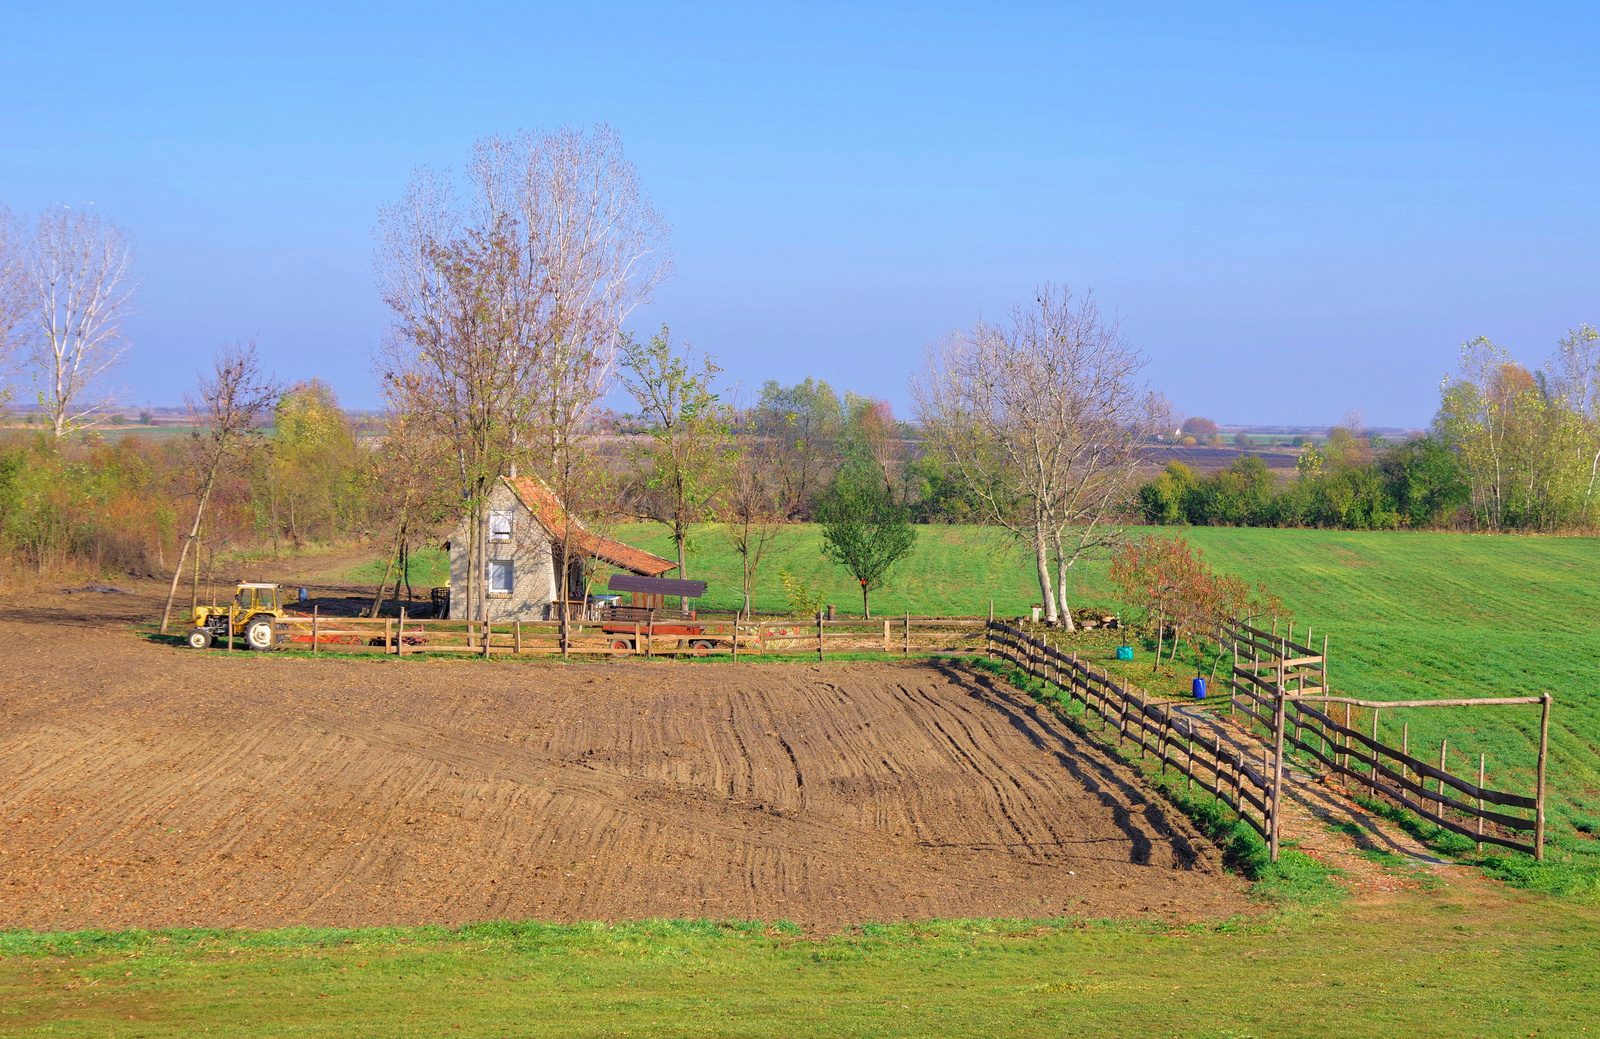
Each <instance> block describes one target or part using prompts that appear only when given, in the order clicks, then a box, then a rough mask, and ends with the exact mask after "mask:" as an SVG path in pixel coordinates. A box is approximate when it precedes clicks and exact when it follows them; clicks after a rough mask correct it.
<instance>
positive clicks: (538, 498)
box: [505, 476, 678, 577]
mask: <svg viewBox="0 0 1600 1039" xmlns="http://www.w3.org/2000/svg"><path fill="white" fill-rule="evenodd" d="M505 484H506V486H507V487H509V488H511V492H512V493H513V494H515V495H516V496H517V500H518V501H520V502H522V504H523V506H524V507H526V508H527V510H528V511H529V512H530V513H532V514H533V518H534V519H536V520H538V522H539V525H540V526H541V527H543V528H544V529H545V532H546V533H548V534H549V535H550V540H551V541H553V542H555V543H556V544H563V543H570V544H571V545H572V547H573V548H575V549H577V550H578V551H579V552H582V553H583V554H584V555H587V556H591V557H593V558H595V559H598V560H600V561H601V562H603V563H610V564H611V565H612V566H617V567H621V568H622V569H624V570H627V571H629V572H631V573H635V574H639V575H640V576H642V577H659V576H661V575H662V574H664V573H666V572H667V571H668V570H676V569H677V568H678V564H677V563H674V562H673V561H672V560H670V559H663V558H661V557H660V556H658V555H655V554H653V553H650V552H646V551H645V550H644V549H642V548H635V547H633V546H632V545H625V544H623V543H622V542H620V541H616V540H613V539H611V538H608V537H602V536H601V535H599V534H595V533H592V532H591V531H589V530H588V529H587V528H585V527H584V525H583V522H582V521H581V520H578V519H576V518H574V517H573V516H572V515H571V514H570V513H568V512H567V510H566V509H565V508H563V507H562V505H561V502H560V500H559V499H557V498H556V496H555V494H554V492H552V491H551V490H550V488H548V487H546V486H545V484H544V481H543V480H540V479H538V478H537V477H532V476H518V477H506V478H505ZM569 532H570V541H569Z"/></svg>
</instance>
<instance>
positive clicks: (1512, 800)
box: [987, 620, 1551, 862]
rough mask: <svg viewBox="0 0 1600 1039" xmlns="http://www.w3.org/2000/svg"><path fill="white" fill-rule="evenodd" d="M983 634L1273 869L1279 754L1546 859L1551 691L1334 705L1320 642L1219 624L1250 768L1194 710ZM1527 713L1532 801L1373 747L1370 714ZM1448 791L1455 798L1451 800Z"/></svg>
mask: <svg viewBox="0 0 1600 1039" xmlns="http://www.w3.org/2000/svg"><path fill="white" fill-rule="evenodd" d="M987 630H988V642H989V645H990V648H991V649H992V651H993V652H996V653H998V654H999V655H1000V656H1001V657H1003V658H1005V659H1007V660H1010V661H1011V662H1012V663H1014V664H1016V665H1017V666H1018V667H1019V668H1021V669H1022V670H1024V671H1026V672H1027V673H1028V674H1029V675H1031V676H1032V677H1034V678H1037V679H1039V680H1041V681H1044V682H1048V683H1050V684H1052V685H1054V686H1056V687H1057V688H1058V689H1061V690H1062V691H1063V692H1065V693H1066V694H1067V695H1069V696H1070V697H1072V698H1073V699H1075V700H1077V701H1079V702H1080V703H1082V704H1083V705H1084V708H1085V710H1087V711H1091V712H1093V713H1095V714H1097V715H1098V716H1099V717H1100V719H1101V725H1102V728H1104V727H1105V726H1107V725H1108V724H1115V725H1116V726H1117V737H1118V740H1119V741H1121V740H1125V739H1131V740H1132V741H1133V742H1135V743H1137V744H1138V745H1139V749H1140V753H1141V755H1142V754H1146V753H1149V754H1153V755H1155V756H1156V757H1157V758H1158V759H1159V760H1160V761H1161V765H1162V769H1163V770H1165V769H1167V768H1173V769H1176V770H1177V771H1178V772H1179V774H1181V775H1184V776H1186V777H1188V779H1189V781H1190V784H1191V785H1194V784H1198V785H1199V786H1200V787H1201V788H1202V789H1204V790H1206V791H1209V792H1210V793H1212V794H1213V795H1215V796H1216V797H1217V798H1218V799H1219V800H1221V801H1223V802H1224V803H1225V804H1227V805H1228V806H1229V807H1231V808H1232V809H1233V810H1234V811H1236V812H1238V814H1239V816H1240V818H1242V819H1244V820H1245V822H1247V823H1248V824H1249V825H1250V826H1252V827H1254V828H1255V830H1256V831H1257V832H1258V833H1260V834H1261V835H1262V837H1264V838H1265V839H1266V841H1267V846H1268V851H1269V854H1270V856H1271V858H1272V860H1273V861H1274V862H1275V861H1277V859H1278V854H1279V849H1280V839H1281V835H1282V826H1281V821H1282V820H1281V815H1280V813H1279V812H1278V805H1279V801H1280V797H1281V792H1282V790H1283V785H1284V770H1285V762H1286V747H1289V748H1293V749H1298V750H1301V751H1304V752H1305V753H1306V754H1307V755H1309V756H1310V757H1311V758H1313V759H1315V760H1316V762H1317V763H1318V764H1319V765H1321V766H1323V767H1324V768H1326V769H1327V770H1328V771H1329V772H1330V773H1333V774H1337V775H1342V776H1345V777H1348V778H1350V779H1352V780H1355V781H1356V782H1357V783H1358V784H1359V785H1360V786H1362V787H1365V788H1367V790H1368V791H1369V793H1370V794H1372V795H1373V796H1376V795H1378V794H1383V795H1385V796H1387V797H1389V798H1391V799H1392V800H1394V801H1395V803H1397V804H1400V805H1403V806H1405V807H1406V808H1408V809H1410V810H1411V811H1413V812H1415V813H1416V814H1418V815H1419V816H1421V817H1423V818H1425V819H1428V820H1430V821H1432V822H1434V823H1437V824H1438V825H1439V826H1442V827H1444V828H1445V829H1447V830H1451V831H1453V832H1455V833H1459V834H1462V835H1464V836H1467V837H1471V838H1472V839H1473V840H1475V841H1478V842H1479V843H1480V844H1484V843H1488V844H1497V845H1500V846H1502V847H1506V848H1511V849H1513V850H1517V851H1526V852H1530V853H1532V854H1533V855H1534V857H1535V858H1539V859H1542V858H1543V857H1544V802H1545V762H1546V757H1547V752H1548V745H1549V738H1548V733H1549V720H1550V703H1551V698H1550V696H1549V695H1548V694H1546V695H1545V696H1542V697H1539V696H1523V697H1485V698H1479V699H1466V700H1407V701H1368V700H1354V699H1350V698H1347V697H1340V696H1334V695H1332V694H1331V693H1330V692H1329V690H1328V685H1327V654H1326V645H1327V644H1326V640H1324V643H1323V646H1322V647H1321V648H1317V647H1314V646H1310V645H1306V644H1303V643H1296V642H1294V641H1292V640H1291V639H1290V638H1288V637H1287V636H1283V635H1276V634H1273V633H1271V632H1264V631H1261V630H1259V629H1256V628H1253V627H1249V626H1248V625H1243V624H1241V625H1224V626H1222V627H1221V628H1219V630H1218V632H1217V639H1218V641H1219V643H1220V644H1222V645H1223V646H1224V647H1225V648H1230V649H1232V651H1233V655H1234V664H1233V667H1232V673H1231V675H1230V676H1229V678H1228V687H1229V698H1228V705H1229V710H1230V712H1231V711H1235V710H1237V711H1242V712H1243V713H1244V714H1245V715H1247V716H1248V717H1249V718H1250V719H1252V720H1253V721H1255V722H1258V723H1260V724H1261V725H1262V726H1264V727H1265V729H1266V738H1265V745H1264V746H1263V747H1262V751H1261V757H1260V760H1259V766H1260V767H1259V769H1258V768H1256V767H1255V766H1256V764H1257V762H1256V761H1255V760H1253V759H1249V758H1247V757H1246V755H1244V754H1243V753H1242V752H1240V751H1238V750H1235V749H1234V748H1232V747H1229V746H1228V745H1226V744H1225V743H1224V742H1222V741H1220V740H1218V739H1217V738H1215V737H1214V736H1212V735H1208V734H1207V733H1206V732H1204V731H1202V729H1203V728H1204V727H1205V726H1204V725H1203V723H1202V722H1200V721H1199V720H1198V719H1196V718H1195V717H1193V716H1192V714H1188V713H1185V711H1180V710H1177V709H1176V708H1178V707H1179V706H1180V705H1182V706H1183V707H1185V709H1186V710H1187V711H1193V710H1194V709H1195V706H1196V705H1194V704H1193V703H1192V702H1190V701H1162V700H1158V699H1153V698H1151V697H1150V695H1149V694H1148V693H1146V692H1144V691H1143V690H1141V689H1138V688H1136V687H1134V686H1131V685H1129V684H1127V683H1126V682H1124V681H1122V680H1120V679H1118V678H1116V677H1114V676H1112V675H1111V674H1109V673H1108V672H1106V671H1103V670H1096V669H1095V668H1094V667H1092V666H1090V665H1089V664H1087V663H1085V662H1083V661H1080V660H1078V659H1077V657H1076V656H1074V655H1072V654H1068V653H1063V652H1062V651H1061V650H1058V649H1056V648H1055V647H1053V646H1050V645H1049V644H1048V643H1046V642H1044V641H1042V640H1040V639H1037V638H1034V637H1033V636H1030V635H1029V634H1027V633H1026V632H1024V631H1022V630H1021V629H1019V628H1016V627H1013V626H1012V625H1010V624H1007V623H1005V622H1003V621H992V620H991V621H990V622H989V623H988V625H987ZM1306 641H1307V642H1310V639H1309V638H1308V639H1307V640H1306ZM1241 650H1245V651H1248V652H1247V653H1241ZM1319 703H1320V704H1331V703H1338V704H1344V705H1345V706H1346V708H1347V710H1348V708H1349V707H1351V706H1360V707H1365V708H1369V709H1371V710H1372V711H1373V732H1372V735H1371V736H1368V735H1367V734H1364V733H1361V732H1358V731H1356V729H1355V728H1354V727H1353V726H1351V725H1350V724H1348V718H1347V720H1346V724H1340V723H1339V722H1337V721H1335V720H1334V719H1333V718H1332V717H1330V716H1329V715H1328V714H1327V713H1326V712H1324V711H1323V710H1320V709H1318V708H1317V707H1315V706H1313V704H1319ZM1528 704H1541V705H1542V715H1541V721H1540V739H1539V764H1538V779H1537V787H1536V790H1535V793H1534V795H1533V796H1532V797H1529V796H1527V795H1524V794H1514V793H1510V792H1507V791H1502V790H1491V789H1489V788H1487V787H1485V786H1484V783H1483V771H1482V761H1483V759H1482V757H1481V756H1480V758H1479V775H1478V782H1476V783H1472V782H1469V781H1468V780H1465V779H1462V778H1460V777H1458V776H1455V775H1453V774H1451V773H1450V772H1449V771H1447V770H1446V768H1445V760H1446V756H1445V754H1444V752H1443V750H1442V749H1441V753H1440V764H1439V765H1438V766H1437V767H1436V766H1433V765H1430V764H1428V763H1427V762H1424V761H1422V760H1420V759H1418V758H1415V757H1413V756H1411V755H1410V754H1409V753H1407V751H1406V749H1404V748H1402V749H1399V750H1396V749H1395V748H1393V747H1389V746H1386V745H1385V744H1383V743H1381V742H1379V741H1378V739H1377V712H1378V711H1379V710H1381V709H1392V708H1402V707H1481V706H1509V705H1528ZM1391 763H1392V764H1391ZM1429 780H1432V781H1433V782H1434V786H1435V788H1434V789H1433V790H1429V789H1428V787H1427V782H1428V781H1429ZM1446 788H1449V789H1450V790H1451V791H1453V792H1454V794H1459V795H1463V796H1453V795H1452V794H1451V793H1447V792H1446ZM1464 798H1469V799H1472V800H1471V801H1469V800H1466V799H1464ZM1430 804H1431V805H1432V807H1431V808H1430V807H1429V806H1430ZM1485 804H1491V805H1498V806H1500V807H1502V808H1517V809H1524V810H1527V811H1530V812H1531V813H1532V814H1531V817H1527V818H1524V817H1521V816H1515V815H1509V814H1507V813H1505V812H1498V811H1495V810H1493V809H1490V808H1486V807H1485ZM1446 810H1449V811H1452V812H1455V813H1458V815H1460V816H1465V817H1467V818H1468V819H1469V820H1470V821H1471V822H1472V823H1473V825H1470V826H1469V825H1467V824H1464V823H1463V822H1461V821H1459V819H1452V818H1450V817H1449V816H1447V815H1446V814H1445V813H1446ZM1486 822H1487V823H1490V824H1493V825H1494V826H1496V827H1498V828H1500V829H1502V830H1505V831H1510V832H1511V833H1512V834H1514V835H1515V834H1522V833H1528V832H1531V833H1532V840H1531V841H1528V840H1518V839H1516V837H1515V836H1506V835H1503V834H1501V833H1496V832H1493V831H1489V830H1486V828H1485V826H1484V823H1486Z"/></svg>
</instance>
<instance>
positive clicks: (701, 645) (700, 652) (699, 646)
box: [689, 639, 711, 657]
mask: <svg viewBox="0 0 1600 1039" xmlns="http://www.w3.org/2000/svg"><path fill="white" fill-rule="evenodd" d="M689 650H690V652H692V653H693V654H694V655H695V656H697V657H703V656H705V655H706V654H707V653H710V652H711V640H710V639H695V640H694V641H693V642H691V643H689Z"/></svg>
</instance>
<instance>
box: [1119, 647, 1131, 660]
mask: <svg viewBox="0 0 1600 1039" xmlns="http://www.w3.org/2000/svg"><path fill="white" fill-rule="evenodd" d="M1117 659H1118V660H1132V659H1133V647H1132V646H1118V647H1117Z"/></svg>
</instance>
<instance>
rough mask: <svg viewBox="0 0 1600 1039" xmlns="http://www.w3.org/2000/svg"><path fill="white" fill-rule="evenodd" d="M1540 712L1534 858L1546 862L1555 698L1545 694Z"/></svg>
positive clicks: (1541, 698) (1542, 697) (1541, 699)
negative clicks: (1546, 808) (1548, 760)
mask: <svg viewBox="0 0 1600 1039" xmlns="http://www.w3.org/2000/svg"><path fill="white" fill-rule="evenodd" d="M1539 699H1540V701H1541V704H1540V710H1539V786H1538V790H1537V792H1536V793H1535V794H1534V798H1533V799H1534V812H1535V813H1536V814H1535V815H1534V819H1533V827H1534V829H1533V857H1534V858H1535V859H1537V860H1538V861H1540V862H1543V861H1544V766H1545V759H1546V758H1547V757H1549V755H1550V703H1551V700H1552V699H1553V697H1552V696H1551V695H1550V694H1549V693H1545V694H1544V695H1543V696H1541V697H1540V698H1539Z"/></svg>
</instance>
